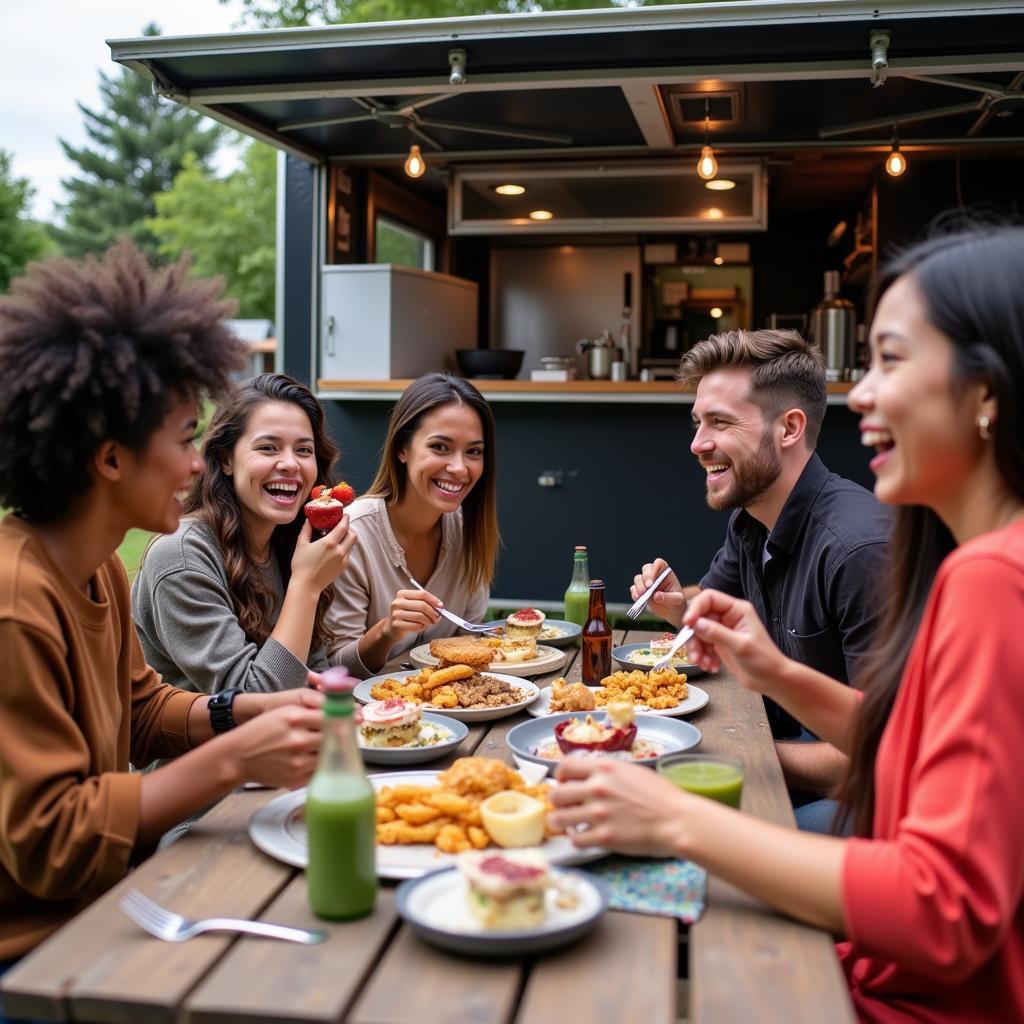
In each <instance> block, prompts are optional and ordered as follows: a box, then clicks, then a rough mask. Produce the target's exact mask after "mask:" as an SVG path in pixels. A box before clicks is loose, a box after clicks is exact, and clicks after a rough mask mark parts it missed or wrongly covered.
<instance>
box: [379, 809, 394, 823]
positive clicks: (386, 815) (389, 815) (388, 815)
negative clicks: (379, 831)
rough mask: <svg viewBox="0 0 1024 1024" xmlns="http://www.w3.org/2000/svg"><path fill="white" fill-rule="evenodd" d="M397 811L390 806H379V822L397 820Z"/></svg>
mask: <svg viewBox="0 0 1024 1024" xmlns="http://www.w3.org/2000/svg"><path fill="white" fill-rule="evenodd" d="M395 817H396V815H395V812H394V811H393V810H392V809H391V808H390V807H378V808H377V824H378V825H383V824H384V823H385V822H388V821H394V820H395Z"/></svg>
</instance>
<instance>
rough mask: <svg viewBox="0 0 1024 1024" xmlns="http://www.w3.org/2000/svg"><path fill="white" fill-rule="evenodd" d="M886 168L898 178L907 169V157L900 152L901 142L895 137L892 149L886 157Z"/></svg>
mask: <svg viewBox="0 0 1024 1024" xmlns="http://www.w3.org/2000/svg"><path fill="white" fill-rule="evenodd" d="M885 169H886V171H887V173H889V174H891V175H892V176H893V177H894V178H898V177H899V176H900V175H901V174H902V173H903V172H904V171H905V170H906V169H907V158H906V157H905V156H904V155H903V154H902V153H901V152H900V142H899V139H897V138H895V137H893V140H892V149H891V150H890V151H889V155H888V156H887V157H886V159H885Z"/></svg>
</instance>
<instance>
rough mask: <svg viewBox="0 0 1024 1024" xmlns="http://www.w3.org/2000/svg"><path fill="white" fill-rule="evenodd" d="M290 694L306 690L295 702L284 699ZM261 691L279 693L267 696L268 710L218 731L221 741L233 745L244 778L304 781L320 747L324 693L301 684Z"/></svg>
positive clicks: (290, 784) (292, 784) (279, 783)
mask: <svg viewBox="0 0 1024 1024" xmlns="http://www.w3.org/2000/svg"><path fill="white" fill-rule="evenodd" d="M286 694H288V695H292V694H295V695H298V694H302V695H303V696H302V697H301V698H299V699H297V700H292V701H290V702H289V701H284V700H283V699H282V698H284V697H285V695H286ZM261 696H263V697H265V698H271V697H273V698H278V699H277V700H273V701H267V702H266V703H267V704H268V705H269V706H268V707H267V710H265V711H264V712H263V713H262V714H258V715H256V716H255V717H254V718H250V719H249V720H248V721H247V722H245V723H244V724H243V725H239V726H238V727H237V728H235V729H232V730H231V732H228V733H225V734H224V735H223V736H222V737H218V738H217V742H221V743H224V744H225V745H230V747H231V751H232V754H233V760H234V763H235V766H236V770H237V773H238V778H239V779H240V780H241V781H243V782H259V783H262V784H263V785H264V786H271V787H273V788H277V787H283V788H286V789H297V788H298V787H299V786H304V785H306V783H307V782H309V780H310V778H311V777H312V775H313V771H314V769H315V768H316V763H317V758H318V756H319V753H320V731H321V728H322V723H323V712H322V711H321V710H320V704H322V703H323V699H324V698H323V695H322V694H318V693H316V692H315V691H313V690H306V689H299V690H286V691H282V692H281V693H275V694H262V695H261ZM314 702H315V703H314ZM236 703H237V700H236Z"/></svg>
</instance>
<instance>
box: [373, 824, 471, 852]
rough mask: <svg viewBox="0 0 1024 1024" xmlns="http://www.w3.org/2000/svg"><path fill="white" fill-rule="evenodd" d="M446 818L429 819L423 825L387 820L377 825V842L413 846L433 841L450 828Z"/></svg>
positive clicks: (383, 844) (387, 844) (388, 844)
mask: <svg viewBox="0 0 1024 1024" xmlns="http://www.w3.org/2000/svg"><path fill="white" fill-rule="evenodd" d="M451 827H452V826H451V824H450V823H449V822H448V821H447V819H439V820H437V821H429V822H427V824H425V825H410V824H409V823H408V822H407V821H402V820H401V819H399V820H398V821H389V822H386V823H385V824H383V825H378V826H377V842H378V843H380V844H381V845H382V846H396V845H397V846H413V845H415V844H416V843H435V842H437V838H438V836H439V835H440V834H441V833H442V832H443V831H444V830H445V829H446V828H451Z"/></svg>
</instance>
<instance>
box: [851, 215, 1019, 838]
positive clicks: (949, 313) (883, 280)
mask: <svg viewBox="0 0 1024 1024" xmlns="http://www.w3.org/2000/svg"><path fill="white" fill-rule="evenodd" d="M904 276H907V277H909V278H910V279H911V280H912V281H913V283H914V286H915V287H916V289H917V291H918V293H919V295H920V296H921V298H922V300H923V302H924V305H925V309H926V314H927V317H928V321H929V322H930V323H931V324H932V326H934V327H935V328H937V329H938V330H940V331H942V333H943V334H945V335H946V337H947V338H949V340H950V341H951V342H952V344H953V370H952V376H953V379H952V385H953V389H954V392H955V393H956V392H959V391H962V390H963V389H964V388H966V387H967V385H969V384H971V383H978V382H983V383H985V384H987V386H988V388H989V390H990V393H991V395H992V397H994V398H995V400H996V409H997V417H998V419H997V421H996V423H995V425H994V426H993V427H992V428H991V430H992V441H991V443H992V445H993V447H994V454H995V461H996V466H997V467H998V469H999V472H1000V474H1001V475H1002V477H1003V479H1004V481H1005V482H1006V485H1007V487H1008V488H1009V489H1010V490H1011V491H1013V492H1014V493H1015V494H1017V495H1019V496H1021V497H1024V406H1022V404H1021V402H1020V401H1019V400H1018V396H1017V383H1016V382H1018V381H1020V380H1022V379H1024V228H996V229H985V230H979V229H976V230H972V231H967V232H962V233H959V234H953V235H946V236H944V237H939V238H933V239H931V240H929V241H927V242H922V243H920V244H919V245H916V246H914V247H913V248H911V249H909V250H907V251H906V252H904V253H903V254H901V255H900V256H898V257H897V258H896V259H895V260H893V261H892V262H891V263H889V264H888V265H887V266H886V267H885V269H884V271H883V272H882V274H881V275H880V277H879V278H878V280H877V282H876V284H875V287H874V292H873V297H872V306H873V307H877V304H878V300H879V299H880V298H881V296H882V295H884V294H885V292H886V291H887V290H888V289H889V288H890V287H891V286H892V285H893V284H894V283H895V281H896V280H897V279H898V278H901V277H904ZM954 547H956V542H955V540H954V539H953V535H952V534H951V533H950V531H949V529H948V528H947V527H946V525H945V523H943V522H942V520H941V519H940V518H939V517H938V516H937V515H936V514H935V513H934V512H933V511H931V510H930V509H926V508H922V507H918V506H906V507H904V508H901V509H900V510H899V511H898V512H897V514H896V522H895V525H894V530H893V536H892V540H891V543H890V545H889V579H888V583H887V585H886V586H885V587H883V589H882V591H881V592H882V593H884V594H887V595H888V596H887V599H886V602H885V607H884V610H883V617H882V621H881V626H880V632H879V638H878V642H877V643H876V645H875V648H874V651H873V654H872V656H871V658H870V660H869V662H868V664H866V665H865V669H864V672H863V673H862V675H861V677H860V683H861V685H862V686H863V689H864V691H865V693H864V700H863V702H862V704H861V708H860V712H859V715H858V718H857V725H856V731H855V734H854V739H853V745H852V752H851V757H850V766H849V769H848V771H847V775H846V778H845V779H844V780H843V782H842V784H841V785H840V787H839V790H838V794H837V795H838V797H839V799H840V801H841V802H842V803H843V804H844V805H845V807H846V808H847V816H849V815H850V814H852V817H853V826H854V831H855V833H856V834H857V835H861V836H868V835H870V834H871V831H872V822H873V818H874V809H875V776H874V766H875V756H876V754H877V752H878V745H879V743H880V742H881V739H882V733H883V732H884V730H885V725H886V722H887V721H888V719H889V714H890V712H891V711H892V706H893V702H894V701H895V699H896V692H897V690H898V689H899V685H900V679H901V677H902V674H903V667H904V665H905V663H906V660H907V656H908V655H909V653H910V648H911V646H912V644H913V642H914V635H915V634H916V632H917V629H918V627H919V625H920V623H921V617H922V615H923V613H924V608H925V603H926V602H927V600H928V594H929V591H930V590H931V586H932V582H933V580H934V579H935V574H936V572H937V571H938V568H939V565H940V564H941V562H942V560H943V559H944V558H945V557H946V555H948V554H949V553H950V552H951V551H952V550H953V548H954Z"/></svg>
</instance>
